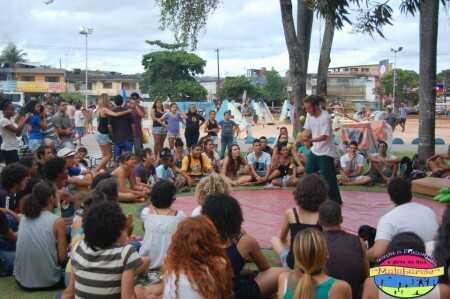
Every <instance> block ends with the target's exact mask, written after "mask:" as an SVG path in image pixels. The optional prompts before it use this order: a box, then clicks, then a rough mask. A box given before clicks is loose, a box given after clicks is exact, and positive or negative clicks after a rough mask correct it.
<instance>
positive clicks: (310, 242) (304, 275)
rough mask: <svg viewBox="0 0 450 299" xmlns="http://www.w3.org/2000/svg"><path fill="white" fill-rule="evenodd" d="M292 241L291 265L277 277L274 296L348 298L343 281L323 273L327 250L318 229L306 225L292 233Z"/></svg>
mask: <svg viewBox="0 0 450 299" xmlns="http://www.w3.org/2000/svg"><path fill="white" fill-rule="evenodd" d="M293 243H294V256H295V268H294V271H291V272H289V273H283V274H281V275H280V277H279V278H278V298H285V299H291V298H302V299H314V298H317V299H322V298H342V299H351V298H352V289H351V288H350V285H349V284H348V283H347V282H345V281H343V280H339V279H336V278H334V277H330V276H328V275H326V274H325V272H324V270H325V263H326V261H327V258H328V249H327V243H326V240H325V237H324V236H323V234H322V233H321V232H320V231H319V230H317V229H315V228H306V229H304V230H302V231H301V232H299V233H298V234H297V235H296V236H295V238H294V240H293Z"/></svg>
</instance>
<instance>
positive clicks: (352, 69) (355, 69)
mask: <svg viewBox="0 0 450 299" xmlns="http://www.w3.org/2000/svg"><path fill="white" fill-rule="evenodd" d="M357 71H358V68H357V67H352V68H350V72H357Z"/></svg>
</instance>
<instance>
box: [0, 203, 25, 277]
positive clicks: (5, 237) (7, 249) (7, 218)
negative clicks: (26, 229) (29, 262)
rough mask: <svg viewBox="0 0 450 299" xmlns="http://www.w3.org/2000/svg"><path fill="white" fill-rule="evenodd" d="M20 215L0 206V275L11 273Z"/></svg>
mask: <svg viewBox="0 0 450 299" xmlns="http://www.w3.org/2000/svg"><path fill="white" fill-rule="evenodd" d="M19 222H20V216H19V215H18V214H16V213H14V212H13V211H11V210H8V209H3V208H0V277H2V276H9V275H12V274H13V270H14V259H15V258H16V242H17V236H18V234H17V231H18V230H19Z"/></svg>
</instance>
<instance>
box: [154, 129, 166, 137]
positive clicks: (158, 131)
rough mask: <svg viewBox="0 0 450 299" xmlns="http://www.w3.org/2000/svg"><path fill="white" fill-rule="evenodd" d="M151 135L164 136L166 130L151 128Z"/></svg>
mask: <svg viewBox="0 0 450 299" xmlns="http://www.w3.org/2000/svg"><path fill="white" fill-rule="evenodd" d="M152 134H153V135H166V134H167V129H166V128H164V127H153V128H152Z"/></svg>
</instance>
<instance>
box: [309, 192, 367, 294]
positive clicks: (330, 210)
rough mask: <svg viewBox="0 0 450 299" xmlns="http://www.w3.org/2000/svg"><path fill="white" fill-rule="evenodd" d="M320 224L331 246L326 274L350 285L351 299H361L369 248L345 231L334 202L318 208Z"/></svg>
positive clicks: (340, 212)
mask: <svg viewBox="0 0 450 299" xmlns="http://www.w3.org/2000/svg"><path fill="white" fill-rule="evenodd" d="M318 222H319V224H321V225H322V231H323V235H324V236H325V239H326V241H327V246H328V255H329V257H328V260H327V263H326V266H325V269H326V271H325V272H326V274H327V275H329V276H332V277H335V278H337V279H342V280H344V281H346V282H348V283H349V284H350V287H351V288H352V298H353V299H358V298H360V293H361V286H362V283H363V282H364V280H365V279H366V278H367V275H368V273H369V261H368V260H367V258H366V248H367V246H366V244H365V243H364V241H363V240H362V239H360V238H359V237H358V236H357V235H353V234H349V233H347V232H346V231H344V230H342V228H341V223H342V222H343V218H342V211H341V207H340V206H339V205H338V204H337V203H336V202H335V201H332V200H326V201H324V202H323V203H322V204H320V206H319V221H318Z"/></svg>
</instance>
